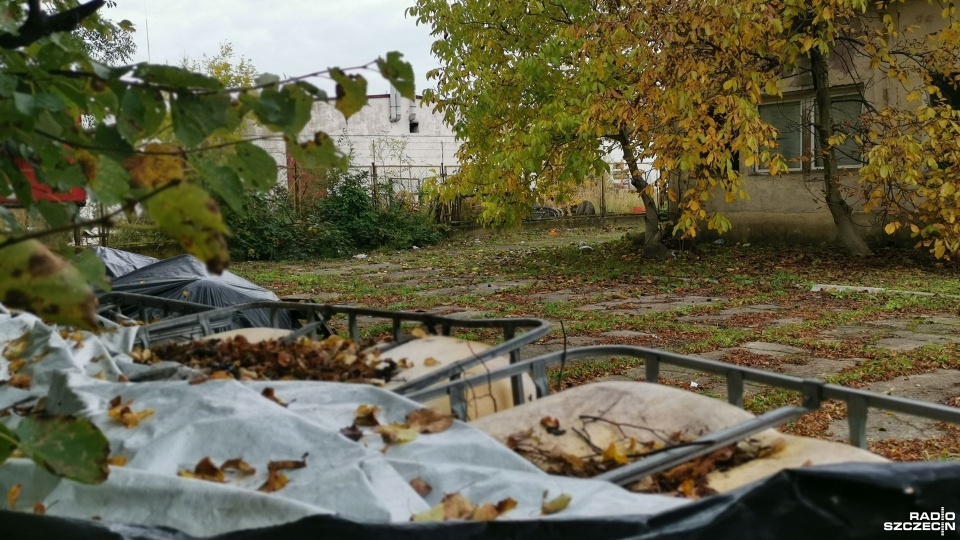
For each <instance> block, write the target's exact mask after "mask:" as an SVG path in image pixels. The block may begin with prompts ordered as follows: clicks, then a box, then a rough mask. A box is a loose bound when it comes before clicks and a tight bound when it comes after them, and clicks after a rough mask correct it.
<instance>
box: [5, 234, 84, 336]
mask: <svg viewBox="0 0 960 540" xmlns="http://www.w3.org/2000/svg"><path fill="white" fill-rule="evenodd" d="M0 275H3V276H4V279H2V280H0V302H3V304H4V305H6V306H7V307H10V308H14V309H22V310H25V311H30V312H31V313H36V314H37V315H39V316H40V317H41V318H43V319H44V320H47V321H50V322H55V323H62V324H67V325H73V326H77V327H80V328H85V329H90V330H93V329H96V328H97V327H98V325H97V317H96V305H97V299H96V297H95V296H94V295H93V291H91V290H90V287H89V285H87V280H86V278H85V277H84V276H83V274H81V273H80V271H79V270H77V269H76V268H74V267H72V266H70V265H68V264H67V262H66V261H64V260H63V259H62V258H61V257H59V256H57V255H56V254H54V253H53V252H52V251H50V250H49V249H48V248H47V247H46V246H44V245H43V244H41V243H40V242H38V241H36V240H24V241H21V242H17V243H15V244H11V245H9V246H7V247H4V248H0Z"/></svg>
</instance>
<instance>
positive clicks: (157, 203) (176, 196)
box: [145, 183, 230, 274]
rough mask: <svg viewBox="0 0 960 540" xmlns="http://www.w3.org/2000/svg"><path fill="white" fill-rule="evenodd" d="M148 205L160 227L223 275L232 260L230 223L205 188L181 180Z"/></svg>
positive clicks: (215, 271)
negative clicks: (228, 227)
mask: <svg viewBox="0 0 960 540" xmlns="http://www.w3.org/2000/svg"><path fill="white" fill-rule="evenodd" d="M145 206H146V209H147V212H149V213H150V216H151V217H152V218H153V220H154V221H155V222H156V224H157V225H158V226H159V227H160V230H162V231H163V232H165V233H167V234H168V235H169V236H170V237H171V238H173V239H175V240H176V241H177V242H179V243H180V246H181V247H183V249H185V250H186V251H187V253H190V254H191V255H194V256H195V257H197V258H198V259H200V260H201V261H204V262H205V263H206V264H207V269H208V270H210V271H211V272H213V273H215V274H219V273H221V272H223V270H224V269H225V268H226V267H227V265H228V264H229V263H230V256H229V254H228V252H227V241H226V238H225V235H226V233H227V226H226V225H224V223H223V216H222V215H221V214H220V208H219V207H218V206H217V203H216V202H215V201H214V200H213V199H211V198H210V195H209V194H208V193H207V192H206V191H204V190H203V188H201V187H199V186H196V185H193V184H186V183H181V184H178V185H176V186H175V187H173V188H168V189H166V190H164V191H162V192H160V193H158V194H156V195H154V196H153V197H151V198H150V199H148V200H147V202H146V204H145Z"/></svg>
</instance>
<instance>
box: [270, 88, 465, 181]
mask: <svg viewBox="0 0 960 540" xmlns="http://www.w3.org/2000/svg"><path fill="white" fill-rule="evenodd" d="M317 131H323V132H324V133H326V134H327V135H329V136H330V137H331V138H332V139H333V140H334V141H336V144H337V147H338V148H340V150H341V151H343V152H344V153H345V154H347V155H349V156H351V158H350V168H351V170H355V171H360V170H362V171H366V172H367V173H369V175H370V179H371V182H373V181H376V182H377V184H378V186H381V185H382V186H386V187H385V189H392V190H394V191H408V192H412V193H416V192H417V191H418V190H419V188H420V185H421V184H422V183H423V181H424V180H426V179H427V178H430V177H435V176H441V177H442V176H444V175H447V174H451V173H453V172H454V171H455V170H456V168H457V163H458V162H457V155H456V154H457V149H458V148H459V146H460V145H459V142H458V141H457V140H456V138H455V137H454V134H453V130H452V129H451V128H450V126H448V125H447V124H446V123H445V122H444V121H443V117H442V116H441V115H439V114H437V113H435V112H433V110H432V109H431V108H429V107H427V106H425V105H423V104H422V102H421V97H420V96H417V97H416V100H410V99H407V98H405V97H402V96H400V95H399V94H398V93H396V92H395V91H391V92H390V93H389V94H377V95H370V96H367V105H366V106H364V107H363V108H362V109H361V110H360V111H359V112H357V113H356V114H354V115H353V116H351V117H350V119H349V121H348V120H346V119H344V117H343V115H342V114H341V113H340V111H338V110H337V109H336V108H335V107H334V106H333V104H332V102H331V103H323V102H317V103H315V104H314V106H313V111H312V114H311V118H310V121H309V122H308V123H307V125H306V127H305V128H304V135H306V134H313V133H315V132H317ZM258 144H260V145H261V146H263V147H264V148H266V149H267V151H268V152H270V153H271V155H273V156H274V158H275V159H276V160H277V163H278V165H279V166H280V173H279V177H278V184H280V185H285V186H287V187H288V188H289V189H290V191H291V192H292V193H294V195H295V196H303V197H309V196H311V194H312V195H314V196H315V195H318V194H322V192H323V185H322V184H323V181H322V179H319V178H317V175H316V174H314V172H313V171H309V170H305V169H304V168H303V167H302V166H301V165H299V164H298V163H296V162H295V161H294V160H293V159H292V158H291V157H290V156H288V155H287V152H286V148H285V147H284V144H283V141H279V140H265V141H260V142H258Z"/></svg>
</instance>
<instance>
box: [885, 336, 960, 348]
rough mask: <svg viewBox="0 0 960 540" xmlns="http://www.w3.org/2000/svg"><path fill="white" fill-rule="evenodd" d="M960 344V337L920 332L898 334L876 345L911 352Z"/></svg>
mask: <svg viewBox="0 0 960 540" xmlns="http://www.w3.org/2000/svg"><path fill="white" fill-rule="evenodd" d="M953 343H960V336H938V335H935V334H922V333H919V332H896V333H895V335H894V336H893V337H889V338H884V339H879V340H877V342H876V343H874V345H875V346H876V347H879V348H881V349H887V350H891V351H910V350H913V349H919V348H921V347H926V346H927V345H951V344H953Z"/></svg>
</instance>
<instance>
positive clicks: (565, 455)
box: [552, 452, 586, 471]
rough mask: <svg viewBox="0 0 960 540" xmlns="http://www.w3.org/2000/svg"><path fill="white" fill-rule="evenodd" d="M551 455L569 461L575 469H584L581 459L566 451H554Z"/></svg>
mask: <svg viewBox="0 0 960 540" xmlns="http://www.w3.org/2000/svg"><path fill="white" fill-rule="evenodd" d="M552 455H553V456H555V457H557V458H560V459H562V460H563V461H566V462H567V463H569V464H570V466H571V467H573V470H575V471H584V470H585V469H586V467H585V464H584V463H583V460H582V459H580V458H579V457H577V456H575V455H573V454H570V453H567V452H554V453H553V454H552Z"/></svg>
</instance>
